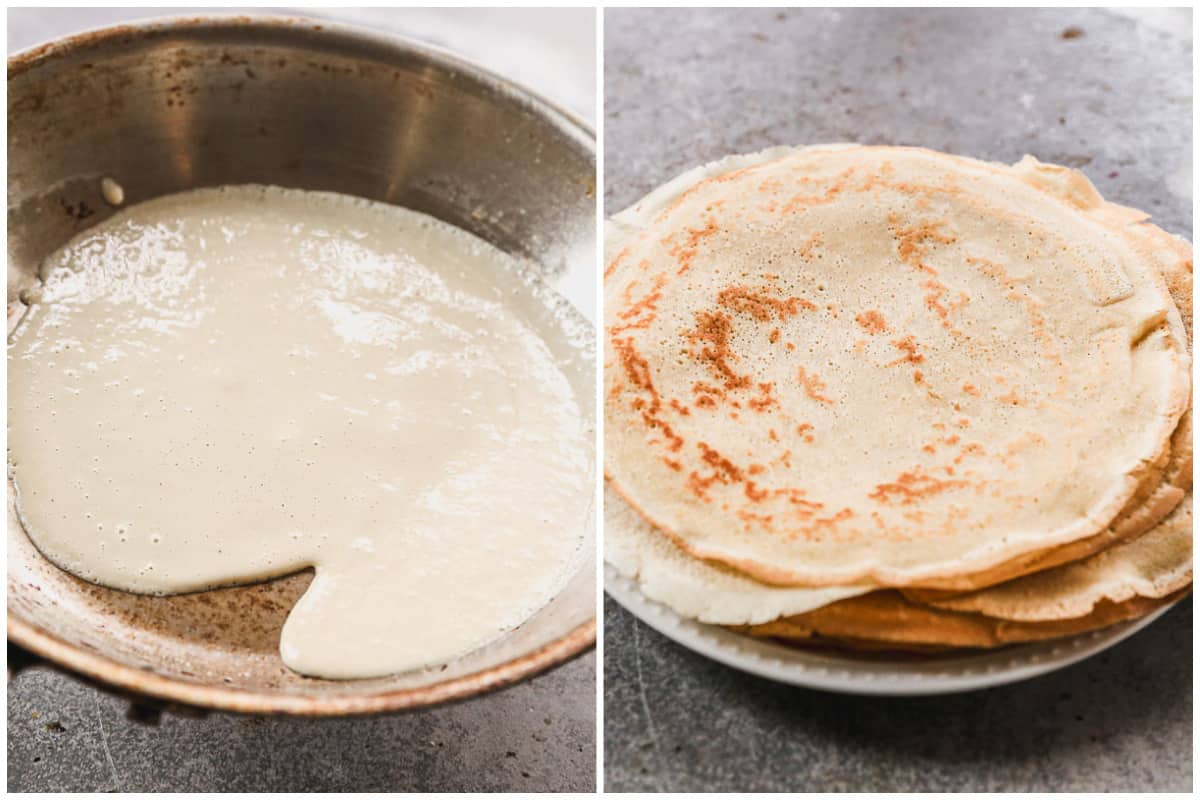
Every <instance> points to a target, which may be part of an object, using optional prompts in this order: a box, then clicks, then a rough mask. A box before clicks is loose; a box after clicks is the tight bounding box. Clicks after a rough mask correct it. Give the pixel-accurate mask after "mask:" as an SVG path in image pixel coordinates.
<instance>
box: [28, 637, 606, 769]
mask: <svg viewBox="0 0 1200 800" xmlns="http://www.w3.org/2000/svg"><path fill="white" fill-rule="evenodd" d="M595 680H596V658H595V654H594V653H588V654H587V655H585V656H583V657H581V658H578V659H576V660H575V661H572V662H571V663H569V664H567V665H565V666H563V667H560V668H559V669H556V670H554V671H553V672H550V673H547V674H545V675H542V676H540V677H537V678H534V679H533V680H531V681H527V682H525V683H522V684H518V685H517V686H514V687H511V688H509V689H506V690H504V691H502V692H498V693H495V694H492V695H488V696H486V697H483V698H478V699H475V700H468V701H465V702H462V703H457V704H454V705H448V706H442V707H438V708H433V709H429V710H426V711H420V712H415V713H411V714H399V715H391V716H381V717H365V718H348V719H315V720H313V719H296V718H286V717H255V716H240V715H235V714H210V715H208V716H207V717H205V718H202V719H193V718H189V717H181V716H178V715H175V714H172V713H166V714H164V715H163V716H162V719H161V721H160V723H159V724H158V725H157V726H150V725H146V724H144V723H138V722H132V721H130V720H128V719H126V717H125V712H126V710H127V708H128V706H129V704H128V702H127V701H125V700H121V699H118V698H116V697H113V696H110V695H108V694H105V693H103V692H99V691H97V690H95V689H93V688H91V687H89V686H85V685H83V684H81V683H79V682H78V681H76V680H75V679H73V678H69V677H66V676H64V675H62V674H61V673H58V672H55V671H53V670H50V669H46V668H43V667H36V668H33V669H30V670H28V671H26V672H22V673H19V674H18V675H17V677H16V679H15V680H14V681H13V682H12V684H10V685H9V687H8V789H9V791H17V792H19V791H36V792H53V791H59V792H107V791H124V792H204V791H209V792H212V791H220V792H267V791H275V792H286V791H292V792H349V791H359V792H418V791H419V792H449V791H461V792H477V791H479V792H483V791H490V792H509V791H529V792H541V791H560V792H590V791H593V790H594V789H595V765H596V738H595V725H596V712H595V686H596V684H595Z"/></svg>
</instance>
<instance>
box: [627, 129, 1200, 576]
mask: <svg viewBox="0 0 1200 800" xmlns="http://www.w3.org/2000/svg"><path fill="white" fill-rule="evenodd" d="M1143 218H1144V215H1140V214H1138V213H1137V212H1132V211H1130V210H1128V209H1122V208H1120V207H1116V206H1112V205H1110V204H1106V203H1104V202H1103V201H1102V200H1101V199H1100V198H1099V196H1098V195H1097V194H1096V193H1095V190H1094V189H1092V187H1091V186H1090V184H1087V182H1086V180H1085V179H1083V178H1082V176H1079V175H1078V174H1077V173H1072V172H1069V171H1066V170H1062V169H1061V168H1053V167H1045V166H1043V165H1040V164H1038V163H1037V162H1035V161H1033V160H1032V159H1028V160H1026V161H1025V162H1022V163H1021V164H1019V165H1017V166H1016V167H1007V166H1003V165H995V164H987V163H984V162H978V161H973V160H969V159H962V158H956V157H952V156H944V155H941V154H936V153H932V152H929V151H924V150H918V149H910V148H866V147H844V146H837V147H818V148H808V149H804V150H798V151H786V152H780V151H772V152H770V153H769V154H766V155H765V156H763V157H761V158H750V159H741V160H737V161H734V162H727V163H726V164H723V165H720V166H718V167H715V168H714V167H710V168H707V169H705V170H700V171H696V172H694V173H691V174H689V175H685V176H683V177H682V178H680V179H679V180H678V181H676V182H673V183H672V184H670V185H669V186H668V187H664V188H663V189H662V190H659V191H658V192H656V193H654V194H653V195H651V196H650V197H648V198H647V199H646V200H645V201H643V203H642V204H641V205H639V206H635V207H634V208H632V209H630V210H628V211H627V212H624V213H623V214H621V215H618V217H617V218H616V223H617V225H618V227H619V230H620V235H619V241H618V243H617V248H616V254H615V256H614V257H613V258H612V260H611V261H610V263H609V264H608V266H607V268H606V273H605V301H606V317H605V325H606V329H605V334H606V335H605V348H606V350H605V389H606V394H605V404H606V406H605V408H606V415H607V420H608V423H607V433H606V465H605V466H606V470H607V472H608V474H609V476H610V478H611V479H612V482H613V485H614V487H615V488H616V489H617V490H618V491H619V492H620V493H621V494H622V495H624V496H625V497H626V498H627V499H628V500H629V501H630V502H631V504H632V505H633V506H634V507H636V508H637V509H638V510H639V511H640V512H641V513H642V514H643V515H644V516H645V517H646V518H647V519H648V520H649V521H651V522H652V523H654V524H655V525H657V526H658V527H659V528H661V529H662V530H663V531H664V532H665V533H667V534H668V535H670V536H671V537H672V538H674V539H675V540H676V542H677V543H678V544H680V545H681V546H683V547H684V548H685V549H687V550H689V551H690V552H691V553H693V554H694V555H697V556H701V557H705V558H710V559H715V560H718V561H723V562H725V563H728V564H730V565H733V566H736V567H738V568H740V569H742V570H744V571H745V572H747V573H749V574H751V575H753V576H755V577H757V578H759V579H761V580H765V581H768V582H774V583H779V584H791V585H824V584H836V583H851V582H855V581H862V580H872V581H876V582H878V583H881V584H885V585H910V586H912V585H918V586H919V585H920V584H921V581H922V580H923V579H925V580H932V579H935V578H937V577H939V576H945V575H954V574H958V573H962V572H967V571H974V570H982V569H986V568H988V567H990V566H993V565H996V564H1000V563H1002V562H1004V561H1006V560H1008V559H1011V558H1014V557H1016V556H1019V555H1021V554H1025V553H1031V552H1036V551H1040V550H1043V549H1047V548H1050V547H1053V546H1055V545H1060V544H1063V543H1066V542H1070V541H1075V540H1078V539H1081V538H1083V537H1086V536H1089V535H1092V534H1095V533H1096V532H1097V531H1099V530H1101V529H1103V528H1104V527H1105V526H1106V525H1107V524H1108V523H1109V522H1110V521H1111V520H1112V519H1113V517H1114V516H1115V515H1116V514H1117V512H1118V511H1119V510H1120V508H1121V507H1122V506H1123V505H1124V504H1125V502H1126V501H1127V500H1128V499H1129V498H1130V497H1131V496H1132V495H1133V493H1134V491H1135V490H1136V488H1137V486H1138V483H1139V481H1140V480H1141V479H1142V478H1143V477H1144V474H1145V473H1146V471H1147V469H1148V465H1149V464H1150V463H1151V462H1152V461H1154V460H1155V459H1156V458H1158V457H1159V456H1160V455H1161V454H1162V453H1163V451H1164V448H1165V447H1166V443H1167V439H1168V437H1169V435H1170V433H1171V431H1172V430H1173V429H1174V427H1175V425H1176V422H1177V420H1178V418H1179V416H1180V414H1181V413H1182V412H1183V410H1184V408H1185V406H1186V404H1187V377H1186V365H1187V353H1186V342H1185V341H1184V336H1183V333H1182V330H1183V329H1182V325H1181V323H1180V320H1179V316H1178V312H1177V311H1176V310H1175V309H1174V306H1173V305H1172V304H1171V302H1170V299H1169V297H1168V295H1167V292H1166V290H1165V287H1164V285H1163V281H1162V279H1161V277H1160V276H1159V273H1158V270H1157V269H1156V266H1155V264H1156V260H1157V259H1160V258H1162V257H1164V256H1163V254H1162V253H1161V252H1158V250H1157V249H1155V246H1154V244H1153V242H1154V241H1155V240H1154V239H1153V237H1144V236H1138V235H1132V234H1131V231H1133V230H1134V228H1135V227H1136V226H1138V225H1139V224H1140V220H1141V219H1143Z"/></svg>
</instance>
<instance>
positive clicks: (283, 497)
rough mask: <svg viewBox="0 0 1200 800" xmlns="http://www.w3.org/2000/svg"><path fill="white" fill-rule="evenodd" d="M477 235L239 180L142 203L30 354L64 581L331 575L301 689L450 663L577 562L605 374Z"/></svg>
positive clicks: (182, 588) (33, 298)
mask: <svg viewBox="0 0 1200 800" xmlns="http://www.w3.org/2000/svg"><path fill="white" fill-rule="evenodd" d="M519 273H520V270H519V268H518V266H517V265H516V264H515V263H513V262H512V261H511V259H509V258H508V257H507V256H504V255H503V254H501V253H500V252H499V251H497V250H495V249H494V248H492V247H491V246H489V245H487V244H485V243H484V242H482V241H481V240H478V239H476V238H474V237H472V236H470V235H468V234H466V233H464V232H462V231H460V230H458V229H456V228H453V227H451V226H449V225H446V224H445V223H442V222H439V221H436V220H434V219H432V218H430V217H427V216H424V215H421V214H417V213H414V212H411V211H406V210H404V209H399V208H396V207H392V206H385V205H380V204H373V203H368V202H366V201H361V200H357V199H352V198H348V197H343V196H340V195H334V194H328V193H315V192H301V191H295V190H282V189H275V188H267V187H256V186H243V187H226V188H221V189H203V190H197V191H193V192H188V193H184V194H180V195H174V196H169V197H163V198H159V199H156V200H152V201H150V202H146V203H142V204H140V205H136V206H133V207H131V208H129V209H126V210H124V211H122V212H120V213H119V214H117V215H116V216H114V217H112V218H111V219H109V220H107V221H106V222H104V223H102V224H100V225H99V226H97V227H95V228H93V229H91V230H89V231H86V232H84V233H83V234H81V235H80V236H78V237H77V238H76V239H74V240H73V241H71V242H70V243H68V244H67V245H66V246H65V247H64V248H63V249H62V250H60V251H59V252H57V253H56V254H54V255H53V256H52V257H51V258H49V259H48V260H47V262H46V263H45V264H44V266H43V270H42V275H41V277H42V285H41V286H40V287H39V288H38V289H37V290H36V291H33V292H30V293H27V296H26V298H25V299H26V301H27V304H28V306H29V307H28V310H27V311H26V313H25V317H24V318H23V320H22V321H21V323H20V325H19V326H18V327H17V328H16V330H15V331H14V333H13V335H12V336H10V342H9V363H8V369H9V373H8V374H9V379H8V380H9V384H8V386H9V394H8V397H9V417H8V419H9V431H8V435H9V473H10V478H11V482H12V488H13V490H15V493H16V498H17V508H18V513H19V517H20V519H21V521H22V524H23V525H24V527H25V529H26V531H27V532H28V534H29V535H30V537H31V538H32V539H33V541H34V543H35V544H36V545H37V546H38V548H39V549H40V550H41V551H42V552H43V553H44V554H45V555H46V556H47V557H49V558H50V559H51V560H52V561H54V562H55V563H56V564H58V565H59V566H61V567H62V568H64V569H66V570H68V571H70V572H72V573H74V574H76V575H78V576H80V577H82V578H85V579H87V580H90V581H94V582H96V583H100V584H103V585H106V586H111V587H114V588H118V589H123V590H127V591H131V592H139V593H151V594H173V593H179V592H188V591H196V590H203V589H209V588H213V587H217V586H223V585H229V584H235V583H248V582H251V581H256V580H261V579H264V578H268V577H271V576H276V575H281V574H284V573H288V572H292V571H295V570H297V569H301V568H303V567H306V566H312V567H315V570H316V577H315V579H314V581H313V583H312V585H311V587H310V588H309V589H308V591H307V593H306V594H305V595H304V597H303V598H302V599H301V600H300V602H299V603H298V604H297V606H296V607H295V608H294V609H293V611H292V613H291V616H290V617H289V618H288V621H287V624H286V625H285V627H284V630H283V636H282V642H281V653H282V656H283V660H284V662H285V663H286V664H287V665H288V666H289V667H291V668H292V669H294V670H296V671H298V672H301V673H304V674H307V675H314V676H321V677H327V678H359V677H371V676H379V675H385V674H389V673H394V672H399V671H403V670H407V669H412V668H418V667H422V666H428V665H435V664H440V663H445V662H446V661H448V660H450V659H452V658H454V657H455V656H458V655H461V654H463V653H465V652H467V651H470V650H472V649H474V648H477V647H479V646H481V645H484V644H486V643H487V642H489V641H491V640H493V639H495V638H497V637H498V636H500V635H501V634H503V633H504V632H505V631H508V630H510V629H512V628H513V627H515V626H517V625H519V624H520V623H522V622H523V621H525V620H526V619H528V618H529V617H530V616H531V615H532V614H533V613H534V612H535V611H537V610H538V609H539V608H540V607H541V606H543V605H544V604H545V603H547V602H548V601H549V600H550V598H552V597H553V596H554V595H555V594H556V592H558V591H559V590H560V589H561V588H562V587H563V586H564V584H565V583H566V581H567V580H568V579H569V578H570V576H571V575H572V574H573V572H574V571H575V570H576V569H577V567H578V566H579V564H580V563H581V560H582V557H583V551H584V547H585V541H586V535H585V532H586V530H587V525H588V517H589V515H590V511H589V509H590V500H591V494H592V468H591V464H592V445H591V432H590V429H591V418H592V417H591V410H590V409H591V400H590V397H591V394H590V392H591V389H590V386H591V360H590V356H589V355H587V354H586V353H585V352H583V351H582V350H581V343H580V342H579V341H576V339H577V338H579V337H573V336H572V334H571V333H570V332H569V331H568V329H567V328H566V327H565V326H564V323H563V321H562V319H561V318H560V315H556V314H555V313H554V311H553V310H552V308H551V306H552V305H553V301H551V300H549V299H547V296H546V293H545V292H544V290H537V289H534V288H532V285H531V284H530V283H529V282H528V281H527V280H524V279H522V278H521V277H520V274H519Z"/></svg>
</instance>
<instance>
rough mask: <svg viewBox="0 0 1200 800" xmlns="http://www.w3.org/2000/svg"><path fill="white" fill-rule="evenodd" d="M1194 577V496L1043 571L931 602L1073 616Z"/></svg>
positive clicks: (987, 611)
mask: <svg viewBox="0 0 1200 800" xmlns="http://www.w3.org/2000/svg"><path fill="white" fill-rule="evenodd" d="M1191 582H1192V496H1191V494H1188V496H1187V498H1186V499H1185V500H1184V501H1183V502H1182V503H1180V504H1179V505H1178V506H1177V507H1176V508H1175V510H1174V511H1172V512H1171V514H1170V515H1169V516H1168V517H1167V518H1166V519H1165V520H1163V521H1162V522H1161V523H1159V524H1158V525H1157V526H1155V527H1154V528H1153V529H1152V530H1150V531H1149V532H1148V533H1146V534H1143V535H1142V536H1139V537H1137V538H1135V539H1132V540H1130V541H1128V542H1123V543H1121V544H1118V545H1116V546H1114V547H1111V548H1109V549H1107V550H1104V551H1103V552H1100V553H1097V554H1095V555H1093V556H1090V557H1088V558H1085V559H1083V560H1081V561H1075V562H1072V563H1070V564H1064V565H1062V566H1059V567H1056V568H1054V569H1051V570H1047V571H1045V572H1038V573H1035V574H1033V575H1026V576H1025V577H1023V578H1018V579H1016V580H1013V581H1008V582H1006V583H1002V584H1000V585H998V586H992V587H989V588H987V589H982V590H980V591H978V592H971V593H967V594H962V595H958V596H956V597H951V598H947V599H945V600H938V601H935V602H934V603H932V605H934V606H936V607H937V608H941V609H945V610H947V611H965V612H973V613H977V614H983V615H985V616H988V617H993V618H997V619H1009V620H1019V621H1024V622H1045V621H1051V620H1063V619H1077V618H1080V617H1084V616H1087V615H1088V614H1091V613H1092V611H1093V609H1095V608H1097V607H1098V606H1101V605H1102V604H1104V603H1105V602H1108V603H1123V602H1125V601H1127V600H1130V599H1132V598H1135V597H1140V598H1148V599H1159V598H1162V597H1166V596H1168V595H1171V594H1174V593H1175V592H1177V591H1179V590H1180V589H1183V588H1184V587H1186V586H1187V585H1188V584H1190V583H1191Z"/></svg>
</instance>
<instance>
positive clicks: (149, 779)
mask: <svg viewBox="0 0 1200 800" xmlns="http://www.w3.org/2000/svg"><path fill="white" fill-rule="evenodd" d="M245 10H249V9H221V12H222V13H235V12H242V11H245ZM213 12H214V9H162V10H154V9H135V8H124V9H115V8H114V9H90V8H88V9H84V8H75V9H31V8H27V9H13V10H10V11H9V12H8V23H9V25H8V46H9V49H10V51H15V50H19V49H22V48H25V47H29V46H31V45H34V44H38V43H40V42H43V41H47V40H49V39H51V38H54V37H56V36H60V35H63V34H66V33H71V32H74V31H78V30H81V29H85V28H90V27H97V26H101V25H109V24H114V23H118V22H122V21H125V20H128V19H133V18H138V17H147V16H154V15H161V14H171V13H176V14H189V13H213ZM273 12H274V13H288V11H287V10H286V9H274V10H273ZM298 13H303V14H308V15H314V14H319V15H322V16H326V17H333V18H338V19H341V20H344V21H348V22H351V23H356V24H360V25H368V26H370V27H372V28H375V29H381V28H382V29H386V30H393V31H397V32H400V33H404V34H407V35H409V36H416V37H418V38H422V39H425V40H426V41H429V42H431V43H433V44H437V45H440V46H443V47H447V48H450V49H453V50H455V51H457V52H459V53H460V54H463V55H466V56H467V57H468V58H472V59H474V60H476V61H478V62H479V63H482V64H485V65H486V66H488V67H491V68H492V69H495V70H497V71H499V72H503V73H504V74H506V75H510V76H513V77H515V78H516V79H518V80H521V81H523V82H525V83H526V84H527V85H529V86H531V87H533V88H534V89H536V90H538V91H540V92H542V93H544V94H545V95H546V96H548V97H551V98H553V99H555V100H557V101H558V102H560V103H562V104H563V105H565V106H568V107H570V108H572V109H574V110H575V111H577V112H579V113H580V114H581V115H583V116H584V117H585V118H591V117H592V115H593V113H592V112H593V109H594V96H595V93H594V87H595V80H594V76H595V66H594V59H593V57H592V56H593V53H594V41H595V37H594V25H593V19H594V16H593V14H592V12H591V11H590V10H588V9H557V10H554V9H551V10H538V9H532V10H520V9H488V10H483V11H480V10H478V9H408V10H397V9H329V10H322V9H306V10H304V11H302V12H298ZM497 39H499V40H500V41H501V42H502V44H501V45H500V46H497V45H496V44H495V42H496V41H497ZM595 699H596V658H595V654H594V653H588V654H586V655H584V656H582V657H580V658H578V659H576V660H574V661H572V662H571V663H569V664H567V665H565V666H563V667H560V668H558V669H555V670H553V671H551V672H549V673H547V674H545V675H542V676H539V677H537V678H534V679H533V680H531V681H527V682H525V683H522V684H520V685H518V686H515V687H512V688H509V689H506V690H504V691H501V692H498V693H494V694H490V695H487V696H485V697H480V698H476V699H473V700H468V701H464V702H462V703H458V704H454V705H450V706H443V707H439V708H434V709H430V710H427V711H421V712H414V713H408V714H399V715H391V716H380V717H371V718H347V719H330V720H308V719H288V718H266V717H249V716H239V715H233V714H211V715H209V716H208V717H206V718H202V719H195V718H191V717H184V716H178V715H175V714H165V715H163V717H162V720H161V722H160V724H159V725H158V726H148V725H146V724H144V723H139V722H134V721H131V720H128V719H126V717H125V712H126V710H127V708H128V706H129V704H128V702H127V701H125V700H121V699H118V698H116V697H113V696H110V695H109V694H107V693H105V692H102V691H99V690H97V689H95V688H92V687H91V686H88V685H86V684H83V683H81V682H79V681H77V680H76V679H74V678H72V677H69V676H66V675H63V674H61V673H58V672H56V671H54V670H51V669H47V668H44V667H36V668H33V669H30V670H27V671H24V672H21V673H19V674H18V675H17V677H16V678H15V679H14V680H13V681H12V683H10V684H9V686H8V789H9V790H10V791H147V792H148V791H429V792H433V791H476V790H479V791H485V790H490V791H592V790H593V789H594V787H595V772H596V769H595V766H596V755H595V749H596V735H595V726H596V713H595V712H596V703H595Z"/></svg>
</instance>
